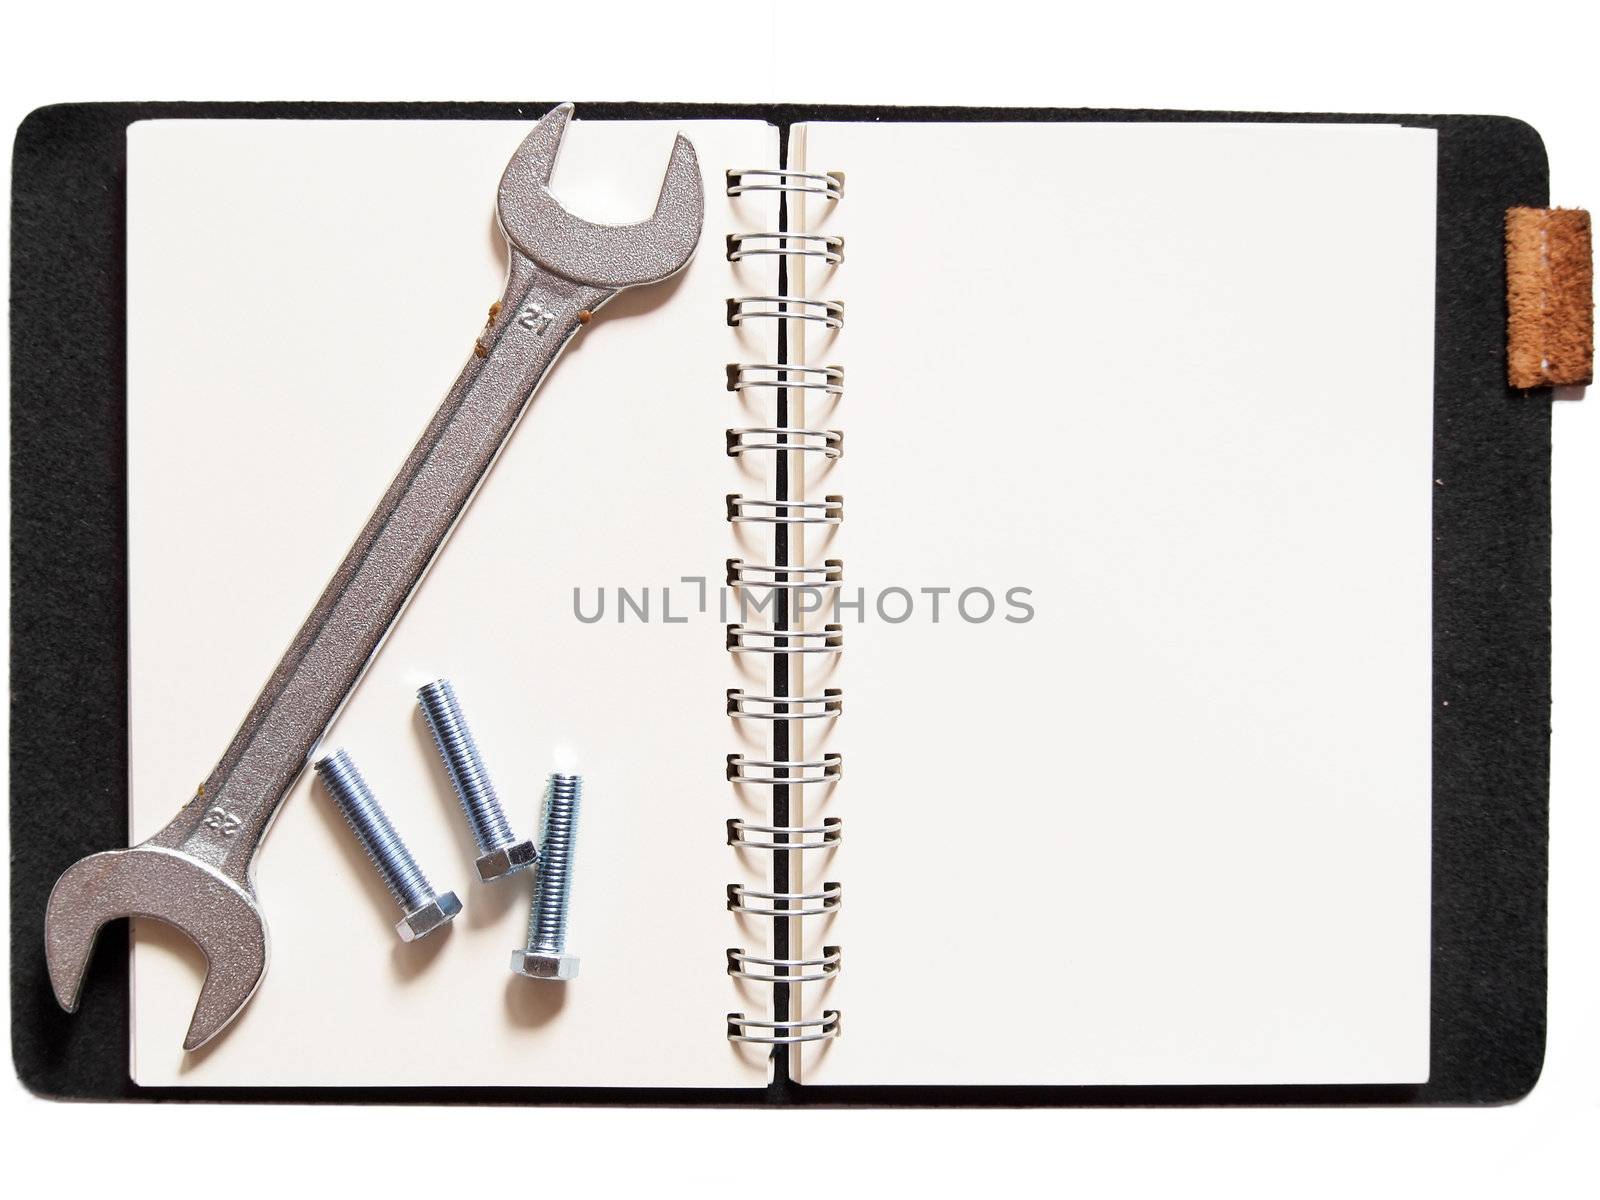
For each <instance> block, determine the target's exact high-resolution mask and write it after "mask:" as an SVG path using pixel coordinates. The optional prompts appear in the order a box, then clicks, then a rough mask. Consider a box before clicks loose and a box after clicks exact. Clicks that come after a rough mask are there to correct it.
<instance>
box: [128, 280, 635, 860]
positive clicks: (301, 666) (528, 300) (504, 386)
mask: <svg viewBox="0 0 1600 1200" xmlns="http://www.w3.org/2000/svg"><path fill="white" fill-rule="evenodd" d="M613 295H615V292H613V291H608V290H604V289H599V288H594V287H587V286H584V285H580V284H575V283H572V282H570V281H569V280H566V279H563V278H561V277H560V276H557V275H554V274H552V273H550V272H547V271H544V270H542V269H541V268H539V267H538V266H536V265H535V264H533V263H532V262H530V261H528V260H527V259H526V258H524V257H523V256H522V255H521V254H520V253H518V252H517V251H516V250H515V249H513V251H512V256H511V270H510V273H509V277H508V280H507V284H506V290H505V294H504V296H503V298H502V300H501V305H500V308H499V310H498V312H497V313H496V315H495V316H494V318H493V319H492V320H491V322H490V325H489V327H488V328H487V329H486V330H485V331H484V334H483V336H482V338H480V339H479V343H478V351H477V352H476V353H475V354H474V356H473V358H472V359H471V360H469V361H468V363H467V366H466V368H465V369H464V370H463V371H462V373H461V375H460V377H459V378H458V379H457V380H456V382H455V385H454V386H453V387H452V388H451V389H450V393H449V395H447V396H446V397H445V399H444V403H442V404H441V405H440V406H439V408H438V411H437V412H435V413H434V416H433V419H432V421H430V422H429V424H428V427H427V429H426V430H425V431H424V432H423V434H422V437H421V439H420V440H419V441H418V442H417V444H416V446H415V447H414V448H413V449H412V451H411V453H410V455H409V456H408V457H407V458H406V461H405V463H404V465H402V466H401V468H400V472H399V474H397V475H396V476H395V478H394V482H393V483H391V484H390V485H389V489H388V491H386V492H385V493H384V496H383V499H382V500H380V501H379V502H378V506H377V508H376V509H375V510H374V511H373V513H372V516H371V517H370V518H369V519H368V521H367V524H366V526H365V527H364V528H363V529H362V530H361V532H360V534H359V535H358V536H357V537H356V540H355V544H354V545H353V546H351V548H350V551H349V553H348V554H346V555H345V558H344V561H343V562H342V563H340V564H339V569H338V570H337V571H335V572H334V575H333V578H332V579H331V580H330V581H329V583H328V585H327V587H326V588H325V589H324V590H323V593H322V596H321V598H320V599H318V601H317V603H316V606H315V607H314V608H313V609H312V610H311V613H310V615H309V616H308V617H307V618H306V620H305V623H304V624H303V625H301V626H300V631H299V632H298V633H297V634H295V637H294V640H293V642H291V643H290V646H289V649H288V650H287V651H286V652H285V653H284V656H283V658H282V659H281V660H280V661H279V663H278V665H277V667H276V668H275V669H274V670H273V672H272V676H271V678H269V679H268V680H267V684H266V686H265V687H264V688H263V689H262V691H261V694H260V696H258V697H257V698H256V702H255V704H254V705H252V706H251V709H250V712H249V715H248V716H246V717H245V719H244V723H243V724H242V725H241V726H240V727H239V731H238V732H237V733H236V734H234V737H233V741H232V742H231V743H230V744H229V746H228V749H227V752H226V753H224V754H223V756H222V759H221V761H219V762H218V763H217V765H216V767H215V768H214V769H213V770H212V772H211V775H210V777H209V778H208V779H207V780H206V782H205V785H204V786H203V787H202V789H201V790H200V791H199V792H198V793H196V795H195V797H194V799H192V800H191V801H190V802H189V803H188V804H187V805H185V806H184V808H183V811H181V812H180V813H179V814H178V815H177V817H176V818H174V819H173V821H172V822H171V823H170V824H168V825H167V827H166V828H165V829H163V830H162V831H161V832H160V833H158V834H157V835H156V836H155V837H153V838H151V839H150V842H151V844H155V845H162V846H166V847H168V848H170V849H177V850H182V851H184V852H185V853H188V854H192V855H193V856H195V857H196V858H200V859H202V860H204V861H206V862H209V863H211V864H212V865H214V866H216V867H217V868H218V869H220V870H221V871H223V872H224V873H225V874H227V875H229V876H230V877H232V878H234V879H235V880H237V881H239V882H240V883H242V884H244V885H245V886H246V887H250V886H252V883H251V878H250V868H251V863H252V861H253V860H254V857H255V851H256V848H257V847H258V846H259V845H260V842H261V839H262V838H263V837H264V836H265V835H266V832H267V829H268V827H269V826H270V825H271V823H272V819H273V817H275V816H276V815H277V812H278V808H279V806H280V805H282V803H283V799H284V797H285V796H287V795H288V793H289V789H290V788H291V787H292V786H293V785H294V782H295V779H296V778H297V777H298V776H299V774H300V772H301V771H302V770H303V769H304V767H305V764H306V762H307V761H308V760H309V758H310V756H311V755H312V753H313V752H314V751H315V749H316V747H317V744H318V742H319V741H320V740H321V738H322V735H323V733H324V732H325V731H326V730H327V728H328V726H329V725H330V724H332V723H333V719H334V718H335V717H336V716H337V715H338V713H339V710H340V709H341V708H342V707H343V706H344V703H345V701H346V700H347V699H348V698H349V695H350V693H351V691H352V690H353V689H354V688H355V686H356V684H357V682H359V681H360V679H361V676H362V674H363V673H364V672H365V671H366V669H367V666H368V665H369V664H370V663H371V661H372V659H373V657H374V656H375V655H376V654H377V652H378V649H379V647H380V646H381V645H382V644H383V640H384V638H385V637H386V636H387V635H388V633H389V630H390V628H391V627H392V626H393V625H394V622H395V621H396V619H398V617H399V616H400V613H401V611H402V610H403V609H404V608H405V605H406V602H407V601H408V600H409V599H410V598H411V595H412V593H413V592H414V591H415V590H416V587H417V585H418V584H419V583H421V582H422V578H423V576H424V575H425V574H427V571H428V568H429V566H431V565H432V563H433V560H434V558H435V557H436V556H437V554H438V552H439V550H440V548H441V547H442V546H443V545H444V542H445V539H446V538H447V537H449V535H450V531H451V529H453V528H454V526H455V523H456V521H458V520H459V519H460V517H461V515H462V513H463V512H464V511H465V510H466V507H467V505H468V504H469V503H470V502H471V500H472V497H473V495H474V493H475V492H476V491H477V489H478V485H479V484H480V483H482V481H483V478H484V476H485V475H486V474H487V473H488V471H489V468H490V467H491V466H493V464H494V461H495V458H496V457H497V456H498V455H499V453H500V450H501V448H502V447H503V446H504V445H505V442H506V439H507V438H508V437H509V436H510V434H511V431H512V429H514V428H515V427H516V424H517V421H518V420H519V419H520V418H521V416H522V414H523V412H524V411H525V410H526V409H527V406H528V402H529V401H530V400H531V399H532V397H533V393H534V391H535V390H536V389H537V388H538V386H539V383H540V381H541V380H542V379H543V378H544V375H545V372H546V371H548V370H549V368H550V365H551V364H552V363H554V362H555V360H556V358H557V357H558V356H559V355H560V354H561V351H562V350H564V349H565V348H566V346H567V343H568V342H569V341H570V340H571V339H572V336H573V335H574V334H575V333H576V332H577V331H578V330H579V329H580V328H581V327H582V323H583V318H582V317H580V313H587V312H593V311H594V310H596V309H598V308H599V307H600V306H601V305H602V304H604V303H605V302H606V301H607V300H609V299H610V298H611V297H612V296H613Z"/></svg>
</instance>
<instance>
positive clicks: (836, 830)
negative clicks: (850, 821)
mask: <svg viewBox="0 0 1600 1200" xmlns="http://www.w3.org/2000/svg"><path fill="white" fill-rule="evenodd" d="M751 834H756V835H758V836H756V837H751V836H750V835H751ZM843 837H844V820H843V818H841V817H825V818H823V821H822V824H821V825H752V824H750V822H749V821H741V820H740V819H739V818H738V817H731V818H729V820H728V845H730V846H738V847H739V848H740V849H743V850H783V851H789V850H831V849H832V848H833V847H834V846H837V845H838V844H839V840H840V839H841V838H843ZM778 838H783V839H784V840H783V841H781V842H780V841H778V840H777V839H778Z"/></svg>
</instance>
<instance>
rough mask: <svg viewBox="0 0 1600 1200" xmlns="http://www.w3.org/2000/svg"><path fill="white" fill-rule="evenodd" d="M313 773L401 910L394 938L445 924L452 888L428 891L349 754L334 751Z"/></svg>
mask: <svg viewBox="0 0 1600 1200" xmlns="http://www.w3.org/2000/svg"><path fill="white" fill-rule="evenodd" d="M316 772H317V777H318V778H319V779H321V780H322V786H323V787H325V788H327V789H328V795H330V796H332V797H333V799H334V802H335V803H336V804H338V806H339V811H340V812H341V813H343V814H344V819H345V821H346V823H348V824H349V826H350V828H351V829H352V830H354V831H355V835H356V838H357V840H359V841H360V843H361V846H362V849H364V850H365V851H366V852H367V857H368V858H370V859H371V860H372V865H373V866H375V867H377V868H378V874H379V875H381V876H382V877H383V883H384V886H385V887H387V888H388V889H389V894H390V895H391V896H393V897H394V899H395V903H396V904H398V905H399V906H400V909H401V911H402V912H404V913H405V914H406V915H405V916H404V917H402V918H401V919H400V922H399V924H397V925H396V926H395V927H394V928H395V932H396V933H398V934H399V935H400V940H401V941H402V942H414V941H416V940H417V939H418V938H420V937H427V936H428V934H430V933H432V932H433V931H434V930H435V929H441V928H443V927H444V926H445V925H448V924H449V923H450V921H451V920H452V919H454V917H455V915H456V914H457V913H458V912H460V911H461V901H460V900H457V899H456V894H455V893H454V892H435V891H434V890H433V885H432V884H431V883H429V882H428V877H427V876H426V875H424V874H423V873H422V868H421V867H419V866H417V860H416V859H415V858H413V857H412V856H411V851H410V850H408V849H407V848H406V844H405V843H404V842H403V841H401V840H400V835H399V834H398V833H396V832H395V828H394V823H393V822H392V821H390V820H389V814H388V813H386V812H384V811H383V806H382V805H380V804H379V803H378V798H377V797H376V796H374V795H373V794H372V789H371V788H369V787H368V786H367V781H366V780H365V779H363V778H361V772H360V771H358V770H356V764H355V763H354V762H353V761H351V758H350V756H349V755H348V754H346V753H345V752H344V751H343V750H335V751H334V752H333V753H332V754H330V755H328V756H327V757H326V758H324V759H320V760H318V762H317V764H316Z"/></svg>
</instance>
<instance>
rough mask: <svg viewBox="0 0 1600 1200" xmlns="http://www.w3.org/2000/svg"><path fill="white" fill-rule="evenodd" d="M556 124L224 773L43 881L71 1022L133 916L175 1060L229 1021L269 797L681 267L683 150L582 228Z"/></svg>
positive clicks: (544, 137) (693, 170) (688, 210)
mask: <svg viewBox="0 0 1600 1200" xmlns="http://www.w3.org/2000/svg"><path fill="white" fill-rule="evenodd" d="M571 115H572V106H571V105H570V104H565V105H562V106H561V107H559V108H556V109H553V110H551V111H550V112H549V113H547V114H545V116H544V117H543V118H542V119H541V120H540V121H539V123H538V124H537V125H535V126H534V128H533V131H532V132H531V133H529V134H528V136H527V138H526V139H525V140H524V141H523V143H522V145H521V146H520V147H518V149H517V152H516V153H515V154H514V155H513V156H512V158H511V162H510V164H509V165H508V166H507V167H506V170H505V174H504V175H503V176H502V177H501V180H500V191H499V204H498V209H499V219H500V229H501V231H502V233H503V234H504V235H505V238H506V242H507V243H508V247H509V251H510V259H511V263H510V268H509V270H508V271H507V276H506V287H505V292H504V294H503V295H502V297H501V300H500V303H499V305H498V306H496V307H495V308H493V309H491V313H492V314H493V315H492V316H491V317H490V320H489V324H488V326H487V327H486V328H485V329H484V332H483V334H482V335H481V336H480V337H479V339H478V343H477V346H476V349H475V351H474V353H473V356H472V357H471V358H470V359H469V360H468V362H467V365H466V367H465V368H464V369H463V370H462V372H461V376H460V378H458V379H457V380H456V383H455V386H454V387H452V388H451V389H450V394H449V395H448V396H446V397H445V400H444V403H443V404H441V405H440V406H439V410H438V412H436V413H435V414H434V417H433V420H432V421H431V422H430V423H429V425H428V428H427V430H426V431H425V432H424V433H423V435H422V438H421V440H420V441H418V442H417V444H416V447H415V448H414V449H413V450H412V451H411V454H410V456H409V457H408V458H407V459H406V461H405V465H404V466H402V467H401V468H400V473H399V474H398V475H396V476H395V479H394V482H393V483H392V484H390V485H389V490H388V491H387V492H385V493H384V496H383V499H382V500H380V501H379V502H378V507H377V509H376V510H375V511H374V512H373V514H372V517H371V518H370V519H369V520H368V521H367V524H366V527H365V528H364V529H362V531H361V533H360V534H359V535H358V536H357V537H356V541H355V545H353V546H352V547H351V548H350V552H349V554H347V555H346V556H345V559H344V562H342V563H341V564H340V565H339V569H338V571H337V572H335V574H334V576H333V579H332V581H331V582H330V583H329V584H328V586H327V588H326V590H324V591H323V593H322V596H321V598H320V599H319V600H318V601H317V604H316V607H315V608H313V609H312V610H311V615H310V616H309V617H307V618H306V621H305V624H304V625H302V626H301V627H300V632H299V633H297V634H296V635H295V638H294V641H293V643H292V644H291V645H290V647H289V649H288V651H287V652H286V653H285V654H284V656H283V658H282V660H281V661H280V662H279V663H278V666H277V668H276V669H275V670H274V671H273V672H272V676H271V678H270V679H268V680H267V684H266V687H264V688H263V689H262V691H261V695H260V696H259V697H257V699H256V702H255V704H254V706H253V707H252V708H251V709H250V712H249V715H248V716H246V717H245V719H244V723H243V724H242V725H241V726H240V727H239V732H238V733H236V734H235V735H234V737H233V741H232V743H231V744H230V745H229V746H228V749H227V751H226V753H224V754H223V756H222V760H221V761H220V762H219V763H217V765H216V767H215V769H213V770H212V772H211V775H210V777H209V778H208V779H207V780H206V781H205V783H204V784H202V785H201V787H200V788H199V790H198V791H197V792H196V793H195V795H194V798H193V799H191V800H190V801H189V802H188V803H187V804H186V805H184V807H183V809H182V811H180V812H179V813H178V815H177V816H176V817H174V818H173V819H172V821H171V822H170V823H168V825H167V826H166V828H164V829H163V830H161V832H160V833H158V834H156V835H155V836H154V837H152V838H150V839H149V840H148V841H145V842H143V843H141V844H140V845H138V846H134V847H132V848H131V849H127V850H108V851H106V852H104V853H102V854H92V855H90V856H89V857H87V858H84V859H81V860H80V861H78V862H77V863H75V864H73V865H72V866H71V867H69V868H67V870H66V871H65V872H64V873H63V874H62V876H61V878H60V879H58V880H57V881H56V885H55V888H54V890H53V891H52V892H51V893H50V901H49V905H48V906H47V908H46V911H45V927H44V937H45V956H46V960H47V962H48V964H49V969H50V983H51V986H52V987H53V988H54V989H55V994H56V999H57V1001H59V1002H60V1004H61V1006H62V1007H63V1008H65V1009H66V1010H67V1011H68V1012H72V1011H74V1010H76V1008H77V1006H78V995H79V992H80V990H81V988H82V985H83V977H84V972H85V970H86V969H87V967H88V965H89V955H90V953H91V952H92V950H93V949H94V941H95V937H96V935H97V934H98V933H99V930H100V927H101V926H102V925H104V924H105V923H106V922H107V921H110V920H113V919H115V918H117V917H125V916H139V917H154V918H156V919H157V920H161V921H165V922H167V923H168V924H170V925H173V926H175V927H176V928H177V929H179V930H180V931H181V932H183V933H184V934H186V935H188V937H190V938H191V939H193V941H194V942H195V943H196V944H197V945H198V946H199V947H200V949H201V951H202V952H203V953H204V954H205V958H206V978H205V982H204V984H203V985H202V986H201V989H200V998H199V1000H198V1002H197V1003H196V1005H195V1010H194V1017H193V1019H192V1020H191V1021H190V1023H189V1032H188V1034H187V1035H186V1036H185V1037H184V1041H183V1045H184V1049H186V1050H193V1049H196V1048H197V1047H199V1046H202V1045H204V1044H205V1043H206V1042H207V1041H209V1040H210V1039H211V1038H213V1037H215V1036H216V1035H217V1033H219V1032H220V1031H221V1030H222V1028H223V1027H224V1026H225V1025H227V1024H228V1022H229V1021H231V1020H233V1018H234V1017H235V1016H237V1015H238V1014H239V1011H240V1010H241V1009H242V1008H243V1007H244V1006H245V1003H246V1002H247V1001H248V1000H249V999H250V997H251V995H252V994H254V992H255V990H256V987H257V985H258V984H260V982H261V978H262V976H263V975H264V974H265V973H266V969H267V930H266V925H265V923H264V922H263V921H262V917H261V911H260V908H259V906H258V903H257V900H256V891H255V881H254V862H255V856H256V850H257V849H258V848H259V847H260V845H261V840H262V838H263V837H265V836H266V832H267V829H268V827H269V826H270V825H271V824H272V819H273V817H274V816H276V815H277V812H278V808H279V807H280V805H282V803H283V799H284V797H285V796H286V795H288V793H289V789H290V788H291V787H292V786H293V785H294V782H295V779H296V778H297V777H298V776H299V774H300V772H301V770H302V769H303V768H304V767H305V765H306V763H307V761H308V760H309V759H310V757H311V755H312V754H313V753H314V751H315V750H316V746H317V743H318V741H319V740H320V739H321V737H322V735H323V733H324V731H325V730H326V729H327V727H328V726H329V725H330V724H332V722H333V719H334V718H335V717H336V716H337V715H338V713H339V709H340V708H341V707H342V706H343V704H344V702H345V700H346V699H347V698H348V697H349V695H350V692H351V690H352V689H353V688H354V687H355V685H356V683H357V681H358V680H360V678H361V675H362V673H363V672H364V671H365V670H366V668H367V665H368V664H369V663H370V662H371V661H372V658H373V656H374V655H375V654H376V653H377V652H378V648H379V646H380V645H382V643H383V639H384V637H385V636H386V635H387V634H388V632H389V629H390V627H391V626H392V625H393V624H394V622H395V620H396V619H397V618H398V617H399V616H400V612H401V609H403V608H404V607H405V604H406V601H407V600H408V599H409V598H410V596H411V594H412V592H413V591H414V590H415V589H416V586H417V584H418V583H419V582H421V580H422V577H423V575H424V574H425V573H426V572H427V570H428V567H429V565H430V564H431V563H432V562H433V559H434V556H435V555H436V554H437V553H438V551H439V548H440V547H441V546H442V545H443V544H444V541H445V539H446V538H447V537H448V536H449V534H450V530H451V529H452V528H453V527H454V525H455V523H456V521H457V520H458V519H459V518H460V517H461V514H462V512H463V511H464V510H465V509H466V507H467V505H468V503H469V502H470V501H471V500H472V496H473V493H474V492H475V491H476V490H477V487H478V485H479V483H481V482H482V480H483V477H484V475H485V474H486V473H487V472H488V470H489V468H490V466H492V465H493V463H494V460H495V458H496V456H497V455H498V454H499V452H500V449H501V447H502V446H503V445H504V444H505V441H506V438H507V437H508V436H510V433H511V430H512V429H513V428H514V427H515V425H516V423H517V420H518V418H520V417H521V415H522V413H523V411H524V410H525V409H526V408H527V405H528V401H529V400H530V399H531V397H532V395H533V392H534V390H535V389H536V388H537V387H538V386H539V382H540V380H541V379H543V378H544V374H545V372H546V371H547V370H549V368H550V364H551V363H553V362H554V361H555V360H556V358H557V356H559V355H560V353H561V351H562V350H563V349H564V348H565V347H566V345H567V343H568V342H569V341H570V340H571V338H572V336H573V334H575V333H576V332H577V331H578V330H579V329H580V328H581V327H582V326H583V325H584V324H585V323H586V322H587V321H588V320H589V317H590V316H591V314H593V313H594V312H596V311H597V310H598V309H599V308H600V307H601V306H602V305H604V304H605V303H606V302H607V301H608V300H610V299H611V298H612V297H613V296H615V295H616V294H617V293H618V292H620V291H621V290H622V289H624V288H629V287H634V286H637V285H640V284H646V283H654V282H656V281H658V280H661V279H665V278H667V277H668V276H670V275H672V274H674V273H676V272H677V271H679V270H681V269H682V268H683V267H684V266H685V265H686V264H687V263H688V261H689V259H690V257H691V256H692V255H693V254H694V250H695V246H696V245H697V244H698V242H699V240H700V226H701V222H702V219H703V216H704V210H705V197H704V194H703V191H702V188H701V182H700V165H699V162H698V160H697V159H696V157H695V152H694V147H693V146H692V145H691V144H690V143H689V141H688V140H687V139H686V138H684V137H682V136H681V135H680V136H679V137H678V139H677V141H676V143H675V144H674V146H673V148H672V157H671V158H670V159H669V160H668V162H667V173H666V179H665V180H664V181H663V182H662V185H661V194H660V197H659V198H658V200H657V202H656V209H655V212H654V214H653V215H652V216H651V217H650V218H649V219H648V220H645V221H642V222H640V223H639V224H637V225H620V226H619V225H594V224H590V223H589V222H587V221H583V220H580V219H579V218H577V217H574V216H572V215H571V214H570V213H568V212H566V211H565V210H564V209H563V208H562V207H561V206H560V204H559V203H557V201H556V200H555V198H554V197H553V196H551V194H550V192H549V190H548V184H549V182H550V171H551V168H552V167H553V166H554V164H555V158H556V153H557V151H558V150H559V149H560V146H561V137H562V134H563V132H564V131H565V130H566V126H567V120H568V119H569V118H570V117H571Z"/></svg>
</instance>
